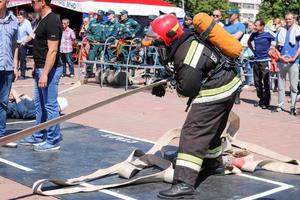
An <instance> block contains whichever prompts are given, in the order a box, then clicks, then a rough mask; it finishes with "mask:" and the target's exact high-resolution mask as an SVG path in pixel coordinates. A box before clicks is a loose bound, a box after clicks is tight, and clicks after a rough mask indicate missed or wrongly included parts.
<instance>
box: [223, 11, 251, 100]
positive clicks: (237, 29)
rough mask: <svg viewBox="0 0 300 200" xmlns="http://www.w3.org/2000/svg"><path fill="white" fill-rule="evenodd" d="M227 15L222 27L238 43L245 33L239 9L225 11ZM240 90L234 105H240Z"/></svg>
mask: <svg viewBox="0 0 300 200" xmlns="http://www.w3.org/2000/svg"><path fill="white" fill-rule="evenodd" d="M227 13H228V14H229V24H227V25H226V26H224V28H225V30H227V32H229V33H230V34H231V35H233V36H234V37H235V38H236V39H238V40H239V41H240V40H241V39H242V37H243V35H244V33H245V31H246V27H245V25H244V24H243V23H241V22H239V16H240V11H239V9H230V10H228V11H227ZM241 90H242V89H241V88H239V90H238V91H237V93H236V98H235V101H234V103H235V104H240V103H241V101H240V94H241Z"/></svg>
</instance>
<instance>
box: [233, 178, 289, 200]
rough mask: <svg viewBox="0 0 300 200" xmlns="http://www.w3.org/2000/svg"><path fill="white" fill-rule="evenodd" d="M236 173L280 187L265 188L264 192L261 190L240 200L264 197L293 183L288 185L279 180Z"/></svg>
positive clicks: (285, 188)
mask: <svg viewBox="0 0 300 200" xmlns="http://www.w3.org/2000/svg"><path fill="white" fill-rule="evenodd" d="M236 175H238V176H242V177H245V178H249V179H254V180H257V181H262V182H266V183H270V184H274V185H279V186H280V187H277V188H274V189H271V190H267V191H265V192H261V193H258V194H255V195H251V196H249V197H245V198H242V199H240V200H254V199H258V198H262V197H265V196H268V195H271V194H275V193H277V192H281V191H283V190H288V189H290V188H293V187H294V186H293V185H289V184H286V183H281V182H278V181H272V180H269V179H265V178H259V177H255V176H251V175H247V174H236Z"/></svg>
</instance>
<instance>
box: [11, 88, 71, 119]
mask: <svg viewBox="0 0 300 200" xmlns="http://www.w3.org/2000/svg"><path fill="white" fill-rule="evenodd" d="M57 101H58V105H59V107H58V108H59V109H58V110H59V112H62V111H63V110H64V109H65V108H66V107H67V106H68V101H67V99H66V98H63V97H58V98H57ZM7 117H8V118H14V119H35V105H34V100H33V99H31V98H30V97H29V96H28V95H27V94H21V95H20V94H18V92H17V91H16V90H14V89H12V90H11V91H10V95H9V100H8V106H7Z"/></svg>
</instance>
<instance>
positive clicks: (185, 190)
mask: <svg viewBox="0 0 300 200" xmlns="http://www.w3.org/2000/svg"><path fill="white" fill-rule="evenodd" d="M194 194H195V189H194V187H193V186H191V185H189V184H187V183H183V182H181V183H176V184H173V185H172V187H171V188H170V189H168V190H163V191H160V192H159V194H158V195H157V196H158V197H159V198H162V199H193V198H194Z"/></svg>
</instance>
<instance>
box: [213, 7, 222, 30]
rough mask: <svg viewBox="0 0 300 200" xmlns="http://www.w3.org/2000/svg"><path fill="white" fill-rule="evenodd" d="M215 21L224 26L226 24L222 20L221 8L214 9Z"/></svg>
mask: <svg viewBox="0 0 300 200" xmlns="http://www.w3.org/2000/svg"><path fill="white" fill-rule="evenodd" d="M212 16H213V18H214V20H215V22H216V23H217V24H219V25H220V26H222V27H224V24H223V23H222V22H221V20H222V13H221V11H220V10H214V12H213V14H212Z"/></svg>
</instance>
